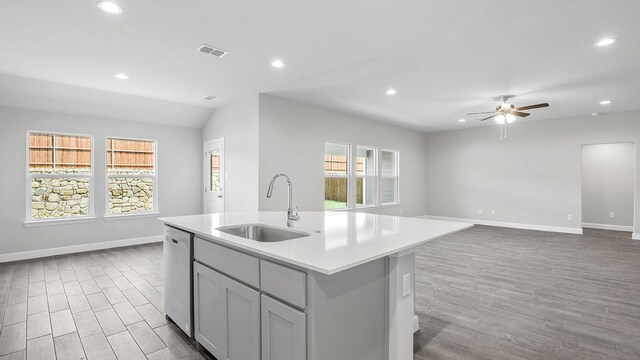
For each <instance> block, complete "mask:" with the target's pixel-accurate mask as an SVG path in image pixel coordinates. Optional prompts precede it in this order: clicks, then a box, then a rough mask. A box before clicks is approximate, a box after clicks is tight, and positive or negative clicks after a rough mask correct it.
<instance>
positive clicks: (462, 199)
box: [424, 111, 640, 233]
mask: <svg viewBox="0 0 640 360" xmlns="http://www.w3.org/2000/svg"><path fill="white" fill-rule="evenodd" d="M426 138H427V150H426V151H425V153H424V154H425V157H426V163H427V168H428V172H427V176H426V178H425V182H424V185H425V186H426V188H427V196H426V206H427V214H428V215H435V216H448V217H457V218H470V219H481V220H493V221H502V222H511V223H522V224H534V225H545V226H557V227H568V228H574V229H580V228H581V225H582V219H581V216H580V214H581V209H582V205H581V197H582V193H581V190H580V189H581V155H582V152H581V148H582V145H586V144H600V143H616V142H638V141H640V112H638V111H636V112H626V113H616V114H609V115H603V116H598V117H592V116H587V117H576V118H570V119H559V120H549V121H531V122H524V123H519V124H514V125H512V126H510V127H509V137H508V138H507V139H506V140H500V139H499V128H498V127H497V126H491V127H482V128H475V129H469V130H458V131H449V132H440V133H432V134H428V135H427V137H426ZM637 151H638V150H637V149H636V152H637ZM635 161H636V168H637V167H638V162H639V161H640V156H637V153H636V160H635ZM638 182H639V179H638V178H636V179H635V186H636V188H638V185H639V184H638ZM639 207H640V200H639V199H638V196H637V194H636V196H635V208H636V209H638V208H639ZM480 208H482V209H483V214H478V209H480ZM492 209H493V210H495V211H496V213H495V215H492V214H491V210H492ZM569 214H571V215H573V219H572V220H568V219H567V215H569ZM639 226H640V214H638V212H637V211H636V215H635V232H636V233H639V232H640V228H639Z"/></svg>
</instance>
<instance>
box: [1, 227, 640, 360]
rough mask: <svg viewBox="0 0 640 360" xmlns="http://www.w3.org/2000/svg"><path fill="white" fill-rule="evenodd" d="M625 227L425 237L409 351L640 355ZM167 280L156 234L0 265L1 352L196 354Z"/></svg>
mask: <svg viewBox="0 0 640 360" xmlns="http://www.w3.org/2000/svg"><path fill="white" fill-rule="evenodd" d="M629 237H630V235H629V234H628V233H620V232H612V231H599V230H585V235H583V236H578V235H564V234H555V233H546V232H538V231H526V230H514V229H503V228H492V227H485V226H476V227H474V228H472V229H469V230H466V231H463V232H460V233H457V234H454V235H451V236H448V237H445V238H442V239H438V240H435V241H432V242H430V243H427V244H425V245H423V246H421V247H420V248H419V249H418V252H417V256H416V279H417V283H416V311H417V313H418V316H419V318H420V331H419V332H418V333H417V334H416V336H415V341H414V343H415V346H414V347H415V349H414V350H415V351H414V353H415V355H414V360H425V359H492V360H505V359H586V360H590V359H614V360H615V359H640V241H633V240H629ZM162 291H163V286H162V245H161V244H149V245H142V246H134V247H128V248H120V249H113V250H105V251H98V252H91V253H83V254H73V255H67V256H57V257H50V258H43V259H36V260H32V261H23V262H16V263H8V264H0V359H2V360H4V359H15V360H18V359H65V358H74V359H75V358H78V359H79V358H85V359H89V360H92V359H116V358H118V356H119V357H120V358H121V359H130V358H145V357H146V358H148V359H176V360H179V359H203V357H202V355H200V354H198V352H197V351H196V349H195V348H194V347H193V346H192V345H191V344H190V343H189V342H187V341H186V340H185V338H184V337H183V336H182V335H181V333H180V332H179V330H178V329H177V328H175V326H174V325H172V324H167V322H166V321H165V318H164V315H163V304H162ZM49 322H50V323H49Z"/></svg>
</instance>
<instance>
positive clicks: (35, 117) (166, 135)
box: [0, 107, 202, 254]
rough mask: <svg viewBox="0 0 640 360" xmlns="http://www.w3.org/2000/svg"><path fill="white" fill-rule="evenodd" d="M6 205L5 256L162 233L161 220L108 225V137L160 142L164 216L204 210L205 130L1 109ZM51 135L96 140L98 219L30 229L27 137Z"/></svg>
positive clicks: (1, 246)
mask: <svg viewBox="0 0 640 360" xmlns="http://www.w3.org/2000/svg"><path fill="white" fill-rule="evenodd" d="M0 129H1V131H0V154H2V160H3V163H2V173H3V176H0V181H1V183H0V188H1V189H2V206H1V207H0V225H1V228H2V236H0V254H7V253H13V252H22V251H31V250H41V249H50V248H56V247H62V246H72V245H84V244H89V243H98V242H106V241H111V240H123V239H130V238H137V237H145V236H152V235H160V234H162V224H161V223H160V222H159V221H158V220H157V219H155V218H137V219H127V220H113V221H105V220H104V218H102V216H104V213H105V193H104V186H105V151H104V149H105V137H106V136H121V137H133V138H148V139H155V140H157V141H158V175H159V179H158V182H159V188H158V200H159V210H160V213H161V216H171V215H185V214H195V213H199V212H201V211H202V198H201V196H200V189H201V188H202V180H201V178H202V176H201V174H202V170H201V166H200V156H199V155H200V149H201V148H202V143H201V137H200V130H199V129H190V128H180V127H171V126H162V125H153V124H149V123H144V124H143V123H136V122H126V121H115V120H109V119H98V118H91V117H86V116H73V115H66V114H59V113H51V112H39V111H31V110H18V109H12V108H6V107H0ZM28 130H41V131H45V130H49V131H60V132H73V133H82V134H92V135H94V139H95V140H94V141H95V142H94V164H95V165H94V176H95V180H94V191H95V196H94V201H95V205H94V208H95V215H96V216H97V220H96V221H95V222H90V223H79V224H64V225H62V224H59V225H46V226H38V227H28V228H25V227H24V225H23V221H24V220H25V212H26V196H25V191H26V189H25V187H26V168H27V165H26V133H27V131H28Z"/></svg>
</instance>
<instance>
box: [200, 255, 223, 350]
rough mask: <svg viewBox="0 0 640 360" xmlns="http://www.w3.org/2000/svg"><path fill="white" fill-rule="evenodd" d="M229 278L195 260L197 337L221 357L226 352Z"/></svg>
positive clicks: (203, 344) (208, 348)
mask: <svg viewBox="0 0 640 360" xmlns="http://www.w3.org/2000/svg"><path fill="white" fill-rule="evenodd" d="M226 282H227V281H226V277H225V276H224V275H222V274H220V273H218V272H216V271H214V270H212V269H209V268H208V267H206V266H204V265H202V264H199V263H196V262H194V263H193V291H194V292H193V305H194V318H195V324H194V325H195V329H194V332H195V338H196V341H198V343H200V345H202V346H204V347H205V348H206V349H207V350H209V352H210V353H211V354H212V355H213V356H215V357H216V358H218V359H225V358H226V357H225V355H226V353H227V352H226V346H225V345H226V343H227V339H226V331H225V326H224V324H225V323H226V320H227V319H226V315H227V312H226V310H225V304H224V300H225V298H224V296H223V294H224V291H225V286H226Z"/></svg>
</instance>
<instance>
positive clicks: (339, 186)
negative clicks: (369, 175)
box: [324, 177, 362, 204]
mask: <svg viewBox="0 0 640 360" xmlns="http://www.w3.org/2000/svg"><path fill="white" fill-rule="evenodd" d="M324 199H325V200H332V201H338V202H347V179H346V178H331V177H328V178H325V180H324ZM356 203H357V204H362V178H357V179H356Z"/></svg>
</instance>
